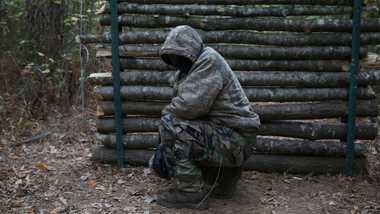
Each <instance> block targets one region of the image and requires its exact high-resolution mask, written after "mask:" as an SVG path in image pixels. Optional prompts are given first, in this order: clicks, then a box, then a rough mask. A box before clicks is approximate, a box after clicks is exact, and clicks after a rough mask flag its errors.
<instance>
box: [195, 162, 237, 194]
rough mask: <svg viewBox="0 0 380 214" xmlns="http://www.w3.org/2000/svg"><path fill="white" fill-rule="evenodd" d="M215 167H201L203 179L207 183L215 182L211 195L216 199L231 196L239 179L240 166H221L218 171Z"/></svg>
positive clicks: (212, 183)
mask: <svg viewBox="0 0 380 214" xmlns="http://www.w3.org/2000/svg"><path fill="white" fill-rule="evenodd" d="M218 171H219V169H218V168H217V167H205V168H202V172H203V176H204V180H205V182H206V184H208V185H211V186H212V185H214V184H215V183H216V184H217V185H216V187H215V188H214V190H213V191H212V194H211V197H212V198H218V199H229V198H232V197H233V195H234V194H235V192H236V187H237V182H238V181H239V179H240V177H241V174H242V168H241V167H233V168H228V167H222V168H221V169H220V171H219V178H218V180H217V181H216V179H217V177H218Z"/></svg>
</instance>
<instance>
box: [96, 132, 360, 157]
mask: <svg viewBox="0 0 380 214" xmlns="http://www.w3.org/2000/svg"><path fill="white" fill-rule="evenodd" d="M96 138H97V140H98V141H99V142H101V143H102V144H103V145H104V146H105V147H107V148H116V136H115V135H112V134H109V135H107V134H106V135H104V134H99V133H97V135H96ZM123 139H124V145H125V148H126V149H151V148H155V147H157V145H158V144H159V135H158V133H147V134H146V133H132V134H127V135H125V136H124V138H123ZM250 146H251V147H252V148H251V149H252V152H254V153H265V154H271V155H303V156H334V157H344V156H345V154H346V146H345V143H342V142H338V141H333V140H324V141H310V140H299V139H290V138H274V137H262V136H258V137H257V141H256V143H255V144H254V145H250ZM366 152H367V149H366V146H365V144H360V143H357V144H355V156H356V157H364V155H365V153H366Z"/></svg>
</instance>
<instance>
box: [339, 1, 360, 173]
mask: <svg viewBox="0 0 380 214" xmlns="http://www.w3.org/2000/svg"><path fill="white" fill-rule="evenodd" d="M362 3H363V0H354V5H353V18H352V45H351V51H352V55H351V69H350V87H349V92H348V93H349V94H348V118H347V147H346V162H345V169H344V174H345V175H346V176H352V174H353V164H354V151H355V134H356V133H355V132H356V130H355V118H356V91H357V87H358V86H357V85H358V84H357V74H358V72H359V70H360V61H359V52H360V51H359V50H360V22H361V12H362Z"/></svg>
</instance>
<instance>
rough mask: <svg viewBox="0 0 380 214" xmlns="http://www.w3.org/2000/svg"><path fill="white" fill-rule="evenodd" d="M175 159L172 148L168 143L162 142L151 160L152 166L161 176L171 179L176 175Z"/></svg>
mask: <svg viewBox="0 0 380 214" xmlns="http://www.w3.org/2000/svg"><path fill="white" fill-rule="evenodd" d="M174 167H175V159H174V156H173V152H172V151H171V148H170V147H169V145H167V144H160V145H159V146H158V148H157V149H156V151H155V153H154V155H153V157H152V158H151V160H150V168H152V169H153V170H154V171H155V172H156V173H157V175H158V176H159V177H160V178H164V179H167V180H169V179H170V178H172V177H174V173H175V170H174V169H175V168H174Z"/></svg>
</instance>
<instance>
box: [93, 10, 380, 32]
mask: <svg viewBox="0 0 380 214" xmlns="http://www.w3.org/2000/svg"><path fill="white" fill-rule="evenodd" d="M110 20H111V17H110V16H109V15H103V16H101V17H100V19H99V21H100V23H101V24H102V25H110V24H111V22H110ZM119 22H120V24H121V25H123V26H128V27H139V28H157V27H176V26H178V25H190V26H192V27H194V28H199V29H202V30H208V31H212V30H236V29H239V30H241V29H249V30H257V31H294V32H351V31H352V22H351V20H348V19H347V20H342V19H315V20H304V19H302V20H296V19H275V18H273V19H268V18H231V17H215V16H210V17H205V16H204V17H197V16H189V17H175V16H154V17H153V16H147V15H132V14H129V15H122V16H120V17H119ZM361 30H362V31H363V32H380V19H364V20H362V22H361Z"/></svg>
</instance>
